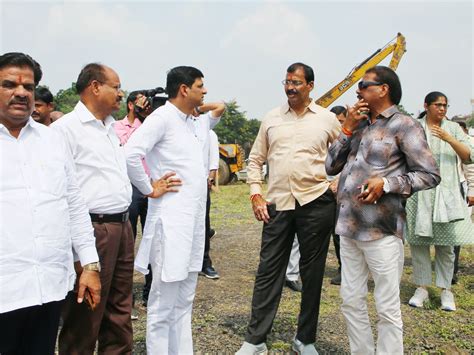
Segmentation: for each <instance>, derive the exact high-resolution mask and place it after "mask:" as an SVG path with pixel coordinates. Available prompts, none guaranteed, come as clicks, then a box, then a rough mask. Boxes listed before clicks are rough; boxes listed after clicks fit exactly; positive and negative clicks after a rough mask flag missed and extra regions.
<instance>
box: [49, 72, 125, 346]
mask: <svg viewBox="0 0 474 355" xmlns="http://www.w3.org/2000/svg"><path fill="white" fill-rule="evenodd" d="M76 88H77V92H78V94H79V95H80V101H79V102H78V103H77V105H76V107H75V108H74V110H73V111H72V112H71V113H69V114H67V115H65V116H64V117H63V118H61V119H60V120H59V121H56V122H54V123H53V125H52V127H53V128H54V129H57V130H59V131H60V132H61V133H62V134H63V135H64V137H65V139H66V142H67V145H68V148H69V150H70V152H71V153H72V156H73V159H74V165H75V170H76V173H77V177H78V181H79V185H80V187H81V191H82V193H83V195H84V197H85V199H86V203H87V207H88V209H89V213H90V216H91V219H92V222H93V227H94V234H95V237H96V246H97V251H98V253H99V257H100V262H101V265H98V268H97V269H98V271H100V266H102V269H103V270H102V271H101V272H100V277H101V282H102V302H101V303H100V304H99V306H98V307H97V309H96V310H95V311H94V312H91V311H90V310H88V309H87V308H86V307H85V306H83V305H78V304H76V303H74V302H72V299H71V298H70V297H68V298H67V300H66V304H65V309H64V325H63V327H62V329H61V333H60V335H59V352H60V353H61V354H67V355H69V354H79V353H88V354H92V353H93V352H94V349H95V346H96V341H97V339H98V340H99V345H98V351H99V353H107V354H130V353H131V351H132V341H133V339H132V324H131V320H130V316H131V309H132V282H133V259H134V248H133V235H132V228H131V226H130V222H129V221H128V206H129V205H130V202H131V197H132V188H131V184H130V181H129V179H128V176H127V168H126V164H125V155H124V153H123V148H122V147H121V146H120V142H119V139H118V137H117V135H116V134H115V131H114V130H113V125H112V123H114V122H115V120H114V118H113V117H112V116H111V113H112V112H114V111H117V110H118V109H119V107H120V101H121V100H122V98H123V92H122V90H121V89H120V79H119V76H118V75H117V73H116V72H115V71H114V70H113V69H111V68H109V67H107V66H105V65H102V64H97V63H91V64H88V65H86V66H85V67H84V68H83V69H82V71H81V72H80V74H79V77H78V78H77V82H76ZM78 272H79V273H80V272H81V270H80V269H78Z"/></svg>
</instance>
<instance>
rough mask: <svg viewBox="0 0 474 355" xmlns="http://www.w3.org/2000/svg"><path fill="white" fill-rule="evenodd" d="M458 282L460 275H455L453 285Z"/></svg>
mask: <svg viewBox="0 0 474 355" xmlns="http://www.w3.org/2000/svg"><path fill="white" fill-rule="evenodd" d="M457 283H458V275H453V279H452V280H451V285H456V284H457Z"/></svg>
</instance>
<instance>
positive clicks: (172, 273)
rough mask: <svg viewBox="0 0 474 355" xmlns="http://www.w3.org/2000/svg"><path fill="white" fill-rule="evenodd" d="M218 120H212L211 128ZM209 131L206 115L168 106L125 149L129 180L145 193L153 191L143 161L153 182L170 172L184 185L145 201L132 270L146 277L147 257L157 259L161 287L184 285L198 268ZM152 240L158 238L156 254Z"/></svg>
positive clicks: (200, 262)
mask: <svg viewBox="0 0 474 355" xmlns="http://www.w3.org/2000/svg"><path fill="white" fill-rule="evenodd" d="M217 120H218V119H215V120H214V119H213V120H212V121H213V122H212V126H214V125H215V123H217ZM210 127H211V123H210V119H209V116H208V115H202V116H200V117H199V118H197V119H196V118H194V117H192V116H187V115H185V114H184V113H182V112H181V111H180V110H178V109H177V108H176V106H174V105H173V104H172V103H170V102H167V103H166V104H165V105H164V106H162V107H160V108H158V109H157V110H155V111H154V112H153V113H152V114H151V115H150V116H148V117H147V119H146V120H145V121H144V123H143V125H142V126H141V127H140V128H139V129H137V131H136V132H135V133H134V135H132V137H131V138H130V140H129V141H128V143H127V145H126V146H125V152H126V156H127V168H128V174H129V177H130V180H131V181H132V183H133V184H134V185H135V186H136V187H137V188H138V189H139V190H140V191H141V192H142V193H143V194H149V193H151V192H152V191H153V189H152V186H151V184H150V181H149V177H148V176H147V175H146V173H145V170H144V169H143V165H142V160H141V159H142V157H145V160H146V163H147V165H148V167H149V169H150V174H151V178H152V179H153V180H156V179H159V178H160V177H161V176H163V175H164V174H165V173H167V172H170V171H174V172H176V177H179V178H180V179H181V180H182V183H183V185H182V186H180V187H179V192H169V193H166V194H165V195H163V196H161V197H160V198H150V199H149V201H148V215H147V221H146V225H145V230H144V233H143V238H142V241H141V243H140V247H139V250H138V253H137V256H136V258H135V268H136V269H137V270H138V271H140V272H142V273H145V274H146V273H147V272H148V269H147V267H148V264H149V261H150V255H151V253H153V256H154V257H159V258H161V259H162V262H163V269H162V272H161V279H162V281H164V282H174V281H181V280H184V279H186V278H187V277H188V273H189V272H198V271H200V270H201V267H202V258H203V253H204V234H205V226H204V222H205V211H206V194H207V191H206V188H207V187H206V186H207V185H206V181H207V175H208V172H207V171H206V169H205V166H204V161H203V144H209V143H208V141H209V129H210ZM153 238H157V243H154V244H153V245H154V246H156V247H155V249H153V248H152V240H153Z"/></svg>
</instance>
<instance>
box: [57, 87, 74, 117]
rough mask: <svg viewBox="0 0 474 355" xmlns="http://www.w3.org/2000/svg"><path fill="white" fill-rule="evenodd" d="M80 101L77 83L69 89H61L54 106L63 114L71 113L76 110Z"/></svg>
mask: <svg viewBox="0 0 474 355" xmlns="http://www.w3.org/2000/svg"><path fill="white" fill-rule="evenodd" d="M78 101H79V94H78V93H77V90H76V83H72V84H71V87H70V88H68V89H61V90H59V91H58V93H57V94H56V96H55V97H54V104H55V105H56V110H58V111H61V112H62V113H69V112H71V111H72V110H73V109H74V106H76V104H77V102H78Z"/></svg>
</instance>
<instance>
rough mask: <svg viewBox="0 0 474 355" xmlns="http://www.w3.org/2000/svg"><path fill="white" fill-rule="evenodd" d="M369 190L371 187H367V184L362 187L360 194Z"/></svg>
mask: <svg viewBox="0 0 474 355" xmlns="http://www.w3.org/2000/svg"><path fill="white" fill-rule="evenodd" d="M368 188H369V185H367V184H364V185H361V186H360V193H363V192H365V191H367V189H368Z"/></svg>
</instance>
